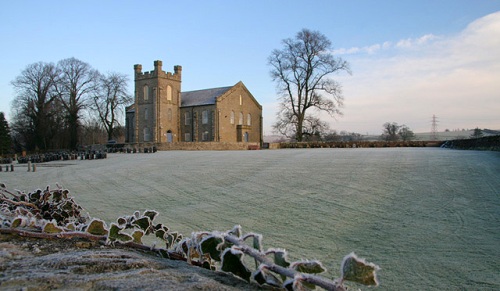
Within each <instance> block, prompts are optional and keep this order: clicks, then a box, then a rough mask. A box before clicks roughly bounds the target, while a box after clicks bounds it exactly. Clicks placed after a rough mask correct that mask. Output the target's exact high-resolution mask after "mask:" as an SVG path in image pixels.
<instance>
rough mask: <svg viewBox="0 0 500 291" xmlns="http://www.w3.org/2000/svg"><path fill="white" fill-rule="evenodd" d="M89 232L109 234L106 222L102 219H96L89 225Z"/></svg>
mask: <svg viewBox="0 0 500 291" xmlns="http://www.w3.org/2000/svg"><path fill="white" fill-rule="evenodd" d="M87 232H88V233H90V234H94V235H107V234H108V230H107V229H106V224H105V223H104V221H102V220H100V219H94V220H92V222H90V224H89V226H88V227H87Z"/></svg>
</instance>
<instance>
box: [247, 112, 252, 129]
mask: <svg viewBox="0 0 500 291" xmlns="http://www.w3.org/2000/svg"><path fill="white" fill-rule="evenodd" d="M247 125H248V126H250V125H252V115H250V113H248V114H247Z"/></svg>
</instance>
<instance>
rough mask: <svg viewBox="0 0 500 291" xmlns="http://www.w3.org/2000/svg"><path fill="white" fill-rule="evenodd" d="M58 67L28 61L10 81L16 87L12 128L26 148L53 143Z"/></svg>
mask: <svg viewBox="0 0 500 291" xmlns="http://www.w3.org/2000/svg"><path fill="white" fill-rule="evenodd" d="M58 77H59V71H58V69H57V68H56V66H55V65H54V64H52V63H44V62H38V63H34V64H31V65H28V66H27V67H26V68H25V69H24V70H23V71H22V72H21V74H20V75H19V76H18V77H17V78H16V79H15V80H13V81H12V82H11V83H12V85H13V86H14V88H15V90H16V93H17V94H16V96H15V98H14V100H13V102H12V111H13V121H14V122H13V124H12V130H13V131H14V133H15V134H17V135H18V138H19V139H20V140H22V144H23V145H22V146H23V147H25V148H26V149H28V150H35V149H37V148H38V149H41V150H45V149H49V148H51V147H53V137H54V135H55V133H56V132H55V130H56V128H58V127H59V125H57V124H54V120H53V116H54V114H56V113H55V111H54V106H53V105H54V101H55V100H56V97H57V92H56V84H57V82H58Z"/></svg>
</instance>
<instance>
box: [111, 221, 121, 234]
mask: <svg viewBox="0 0 500 291" xmlns="http://www.w3.org/2000/svg"><path fill="white" fill-rule="evenodd" d="M122 229H123V228H122V227H119V226H118V225H116V224H114V223H111V226H110V227H109V237H116V236H117V235H118V233H119V232H120V230H122Z"/></svg>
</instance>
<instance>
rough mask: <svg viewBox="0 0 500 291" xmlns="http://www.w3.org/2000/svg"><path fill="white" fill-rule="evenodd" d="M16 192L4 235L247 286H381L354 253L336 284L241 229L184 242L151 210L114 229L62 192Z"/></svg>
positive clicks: (0, 215) (1, 194)
mask: <svg viewBox="0 0 500 291" xmlns="http://www.w3.org/2000/svg"><path fill="white" fill-rule="evenodd" d="M15 192H16V193H14V192H13V191H10V190H8V189H7V187H6V186H5V184H0V201H1V204H0V232H1V233H9V234H18V235H21V236H28V237H38V238H47V239H54V238H58V239H70V238H80V239H87V240H89V241H98V242H101V243H103V244H108V245H115V244H120V245H123V246H127V247H130V248H138V249H144V250H151V251H152V252H155V253H157V254H158V255H159V256H161V257H164V258H168V259H176V260H185V261H187V262H189V263H191V264H193V265H197V266H200V267H204V268H207V269H211V270H219V271H223V272H229V273H232V274H234V275H236V276H238V277H240V278H242V279H244V280H245V281H247V282H254V283H257V284H259V285H262V286H264V285H268V286H272V287H278V288H284V289H287V290H310V289H314V288H315V286H319V287H322V288H324V289H327V290H347V289H346V287H345V285H344V282H345V281H353V282H357V283H360V284H364V285H374V286H377V285H378V281H377V277H376V271H377V270H379V267H378V266H377V265H375V264H373V263H368V262H366V261H365V260H364V259H359V258H358V257H357V256H356V255H355V254H354V253H351V254H349V255H347V256H345V257H344V259H343V261H342V264H341V275H340V277H339V278H338V279H336V280H334V281H331V280H328V279H326V278H324V277H320V276H318V275H316V274H319V273H324V272H326V269H325V267H324V266H323V265H322V263H321V262H319V261H317V260H313V261H309V260H299V261H295V262H289V261H288V258H287V252H286V251H285V250H284V249H277V248H270V249H267V250H264V247H263V243H262V240H263V238H262V235H260V234H256V233H246V234H245V233H243V231H242V229H241V227H240V226H238V225H237V226H235V227H234V228H233V229H231V230H229V231H225V232H220V231H207V232H195V233H192V234H191V237H184V236H183V235H181V234H179V233H177V232H174V231H171V230H170V229H169V228H168V227H167V226H165V225H163V224H161V223H158V224H155V223H154V220H155V218H156V217H157V215H158V212H156V211H154V210H146V211H144V212H143V214H141V213H140V212H139V211H135V212H134V214H132V215H128V216H122V217H119V218H118V219H117V220H116V222H114V223H111V225H110V226H109V227H108V226H107V225H106V223H105V222H104V221H103V220H101V219H96V218H91V217H88V216H85V215H83V214H82V213H83V208H82V207H81V206H80V205H78V204H77V203H76V202H75V199H74V198H73V197H70V196H69V191H68V190H66V189H63V188H62V187H59V186H58V189H55V190H51V189H50V188H49V187H47V188H46V189H45V190H43V191H42V190H40V189H39V190H35V191H33V192H30V193H28V194H26V193H24V192H21V191H15ZM147 235H152V236H154V237H156V238H159V239H161V240H162V241H163V242H164V244H165V247H164V248H157V247H156V246H153V247H148V246H145V245H144V244H143V242H142V239H143V237H144V236H147ZM245 256H249V257H251V260H250V261H249V260H246V259H245ZM253 263H254V267H253V268H252V267H251V266H252V265H253Z"/></svg>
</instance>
